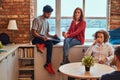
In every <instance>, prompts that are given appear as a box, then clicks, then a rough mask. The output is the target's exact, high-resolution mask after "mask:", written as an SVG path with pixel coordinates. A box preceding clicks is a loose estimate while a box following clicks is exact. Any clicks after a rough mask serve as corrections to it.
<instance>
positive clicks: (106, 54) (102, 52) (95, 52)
mask: <svg viewBox="0 0 120 80" xmlns="http://www.w3.org/2000/svg"><path fill="white" fill-rule="evenodd" d="M108 39H109V34H108V33H107V32H106V31H104V30H99V31H97V32H96V33H95V34H94V40H95V42H94V43H93V45H92V46H90V47H89V48H88V50H87V51H86V53H85V55H87V56H93V57H94V59H95V62H97V63H100V64H109V63H110V62H111V61H112V59H113V57H114V49H113V47H112V46H111V45H109V44H107V43H106V42H107V41H108Z"/></svg>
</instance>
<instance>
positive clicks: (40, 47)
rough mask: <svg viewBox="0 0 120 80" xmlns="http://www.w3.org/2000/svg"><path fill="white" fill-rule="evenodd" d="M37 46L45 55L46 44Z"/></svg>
mask: <svg viewBox="0 0 120 80" xmlns="http://www.w3.org/2000/svg"><path fill="white" fill-rule="evenodd" d="M36 46H37V48H38V50H39V51H40V52H41V53H44V47H45V44H36Z"/></svg>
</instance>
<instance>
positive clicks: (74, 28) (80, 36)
mask: <svg viewBox="0 0 120 80" xmlns="http://www.w3.org/2000/svg"><path fill="white" fill-rule="evenodd" d="M85 28H86V22H85V21H80V22H79V23H78V24H76V23H75V21H72V22H71V25H70V27H69V29H68V32H67V37H68V38H70V37H71V38H76V39H77V40H79V41H80V42H81V43H82V44H84V40H85Z"/></svg>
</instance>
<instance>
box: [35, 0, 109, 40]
mask: <svg viewBox="0 0 120 80" xmlns="http://www.w3.org/2000/svg"><path fill="white" fill-rule="evenodd" d="M36 1H37V0H36ZM55 1H56V2H55V3H56V5H55V8H56V13H55V17H50V19H55V22H56V25H55V26H56V29H55V33H56V34H57V35H58V36H60V34H61V33H60V21H61V19H72V16H71V17H61V0H55ZM82 2H83V12H84V13H85V0H83V1H82ZM106 3H107V4H108V0H107V2H106ZM36 6H37V5H36ZM36 8H37V7H36ZM106 8H107V9H106V10H107V11H106V12H107V13H106V17H85V19H106V22H107V23H106V25H107V27H106V30H108V29H109V27H108V6H107V5H106ZM36 10H37V9H36ZM35 12H36V15H37V11H35ZM85 40H86V41H93V40H91V39H85Z"/></svg>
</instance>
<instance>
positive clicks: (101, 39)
mask: <svg viewBox="0 0 120 80" xmlns="http://www.w3.org/2000/svg"><path fill="white" fill-rule="evenodd" d="M96 40H97V42H98V43H100V44H102V43H104V34H103V33H97V38H96Z"/></svg>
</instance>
